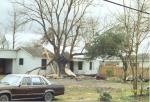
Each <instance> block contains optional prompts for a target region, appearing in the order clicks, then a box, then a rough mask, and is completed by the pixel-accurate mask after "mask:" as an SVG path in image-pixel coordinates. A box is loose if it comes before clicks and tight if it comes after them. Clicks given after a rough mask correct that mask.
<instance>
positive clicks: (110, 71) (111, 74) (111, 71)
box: [107, 69, 113, 77]
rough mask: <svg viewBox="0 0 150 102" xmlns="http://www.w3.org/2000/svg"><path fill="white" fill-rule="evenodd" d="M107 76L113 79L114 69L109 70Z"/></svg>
mask: <svg viewBox="0 0 150 102" xmlns="http://www.w3.org/2000/svg"><path fill="white" fill-rule="evenodd" d="M107 76H108V77H112V76H113V70H112V69H108V70H107Z"/></svg>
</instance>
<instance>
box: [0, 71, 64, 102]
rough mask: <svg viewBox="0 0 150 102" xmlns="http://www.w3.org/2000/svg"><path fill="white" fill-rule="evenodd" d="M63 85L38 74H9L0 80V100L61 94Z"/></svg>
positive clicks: (47, 99) (48, 96)
mask: <svg viewBox="0 0 150 102" xmlns="http://www.w3.org/2000/svg"><path fill="white" fill-rule="evenodd" d="M63 94H64V86H63V85H56V84H52V83H51V82H50V81H48V80H47V79H46V78H45V77H43V76H39V75H26V74H10V75H7V76H5V77H4V78H3V79H2V80H1V81H0V101H17V100H32V99H44V100H45V101H48V102H51V100H52V99H53V97H54V96H58V95H63Z"/></svg>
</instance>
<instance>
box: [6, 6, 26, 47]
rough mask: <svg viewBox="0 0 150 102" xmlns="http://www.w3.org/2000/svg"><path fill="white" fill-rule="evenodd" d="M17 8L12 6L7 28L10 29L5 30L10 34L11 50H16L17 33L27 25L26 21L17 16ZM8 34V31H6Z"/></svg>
mask: <svg viewBox="0 0 150 102" xmlns="http://www.w3.org/2000/svg"><path fill="white" fill-rule="evenodd" d="M17 9H18V8H16V5H15V4H13V9H12V11H11V12H10V13H9V16H10V20H9V21H8V26H9V27H10V28H9V29H7V30H10V31H11V33H12V49H15V48H16V44H17V34H16V33H17V32H18V31H19V30H21V29H22V28H23V26H24V25H25V24H26V23H27V21H26V20H24V18H23V17H22V16H20V15H19V14H18V10H17ZM7 32H9V31H7Z"/></svg>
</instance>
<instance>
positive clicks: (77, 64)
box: [70, 56, 101, 75]
mask: <svg viewBox="0 0 150 102" xmlns="http://www.w3.org/2000/svg"><path fill="white" fill-rule="evenodd" d="M100 64H101V60H100V59H95V60H89V59H88V58H87V57H85V56H75V57H74V58H73V61H72V62H71V63H70V69H71V70H72V71H73V72H74V73H75V74H77V75H79V74H80V75H95V74H97V73H98V70H99V68H100Z"/></svg>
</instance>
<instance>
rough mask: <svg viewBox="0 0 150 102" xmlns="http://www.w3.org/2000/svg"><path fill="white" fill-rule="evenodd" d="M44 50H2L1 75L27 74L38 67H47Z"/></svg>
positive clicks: (27, 48) (39, 48) (25, 48)
mask: <svg viewBox="0 0 150 102" xmlns="http://www.w3.org/2000/svg"><path fill="white" fill-rule="evenodd" d="M42 52H43V48H41V47H37V48H31V47H22V48H19V49H18V50H3V49H1V50H0V74H9V73H15V74H17V73H19V74H22V73H26V72H27V71H29V70H32V69H34V68H36V67H40V66H45V65H46V63H47V60H46V59H44V58H43V57H42Z"/></svg>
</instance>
